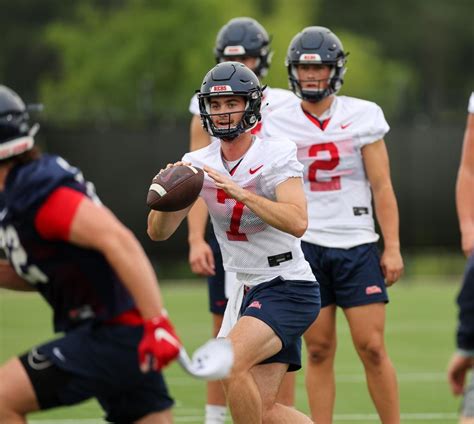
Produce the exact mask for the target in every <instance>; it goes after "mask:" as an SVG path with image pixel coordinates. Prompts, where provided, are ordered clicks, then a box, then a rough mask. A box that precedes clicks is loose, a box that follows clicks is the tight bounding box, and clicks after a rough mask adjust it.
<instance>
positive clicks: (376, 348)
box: [356, 341, 387, 366]
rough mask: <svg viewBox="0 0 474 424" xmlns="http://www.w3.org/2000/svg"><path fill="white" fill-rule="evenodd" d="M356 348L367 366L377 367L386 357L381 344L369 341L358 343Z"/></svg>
mask: <svg viewBox="0 0 474 424" xmlns="http://www.w3.org/2000/svg"><path fill="white" fill-rule="evenodd" d="M356 348H357V351H358V352H359V355H360V356H361V358H362V360H363V361H364V363H365V364H367V365H372V366H379V365H381V364H382V362H383V361H384V360H385V358H386V356H387V353H386V351H385V347H384V345H383V343H382V342H378V341H377V342H375V341H369V342H366V343H360V344H358V345H357V346H356Z"/></svg>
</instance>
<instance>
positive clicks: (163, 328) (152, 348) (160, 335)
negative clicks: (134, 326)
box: [138, 312, 181, 372]
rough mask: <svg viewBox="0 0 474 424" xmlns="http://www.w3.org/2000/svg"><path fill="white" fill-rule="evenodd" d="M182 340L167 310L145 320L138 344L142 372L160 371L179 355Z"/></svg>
mask: <svg viewBox="0 0 474 424" xmlns="http://www.w3.org/2000/svg"><path fill="white" fill-rule="evenodd" d="M180 348H181V342H180V341H179V338H178V336H177V335H176V333H175V331H174V328H173V325H172V324H171V322H170V320H169V319H168V317H167V315H166V312H165V313H163V314H162V315H160V316H157V317H154V318H150V319H147V320H145V322H144V323H143V338H142V340H141V342H140V344H139V345H138V360H139V363H140V369H141V370H142V372H148V371H150V370H154V371H159V370H161V369H162V368H163V367H164V366H166V365H167V364H168V363H170V362H171V361H172V360H173V359H175V358H176V357H177V356H178V355H179V350H180Z"/></svg>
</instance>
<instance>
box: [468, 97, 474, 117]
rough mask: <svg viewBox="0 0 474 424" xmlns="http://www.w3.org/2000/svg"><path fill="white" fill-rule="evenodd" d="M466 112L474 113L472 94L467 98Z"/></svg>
mask: <svg viewBox="0 0 474 424" xmlns="http://www.w3.org/2000/svg"><path fill="white" fill-rule="evenodd" d="M467 111H468V112H469V113H474V92H473V93H472V94H471V97H470V98H469V105H468V107H467Z"/></svg>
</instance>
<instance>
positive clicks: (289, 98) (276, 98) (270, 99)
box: [189, 87, 300, 141]
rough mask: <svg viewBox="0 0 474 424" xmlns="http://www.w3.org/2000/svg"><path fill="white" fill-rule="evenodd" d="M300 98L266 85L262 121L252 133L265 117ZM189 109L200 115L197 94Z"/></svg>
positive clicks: (257, 129) (256, 132) (254, 130)
mask: <svg viewBox="0 0 474 424" xmlns="http://www.w3.org/2000/svg"><path fill="white" fill-rule="evenodd" d="M299 102H300V99H299V98H298V97H296V96H295V95H294V94H293V92H292V91H290V90H284V89H282V88H271V87H266V88H265V90H263V98H262V107H261V113H262V121H260V122H259V124H258V125H257V126H256V127H255V128H254V129H253V130H252V134H258V133H259V131H260V128H261V126H262V122H263V121H264V119H265V117H266V116H267V115H269V114H270V113H271V112H274V111H275V110H277V109H279V108H281V107H287V106H289V105H291V104H299ZM189 111H190V112H191V113H192V114H193V115H200V112H199V101H198V97H197V94H195V95H194V96H193V97H192V98H191V102H190V103H189ZM211 139H212V141H216V140H219V139H217V138H214V137H211Z"/></svg>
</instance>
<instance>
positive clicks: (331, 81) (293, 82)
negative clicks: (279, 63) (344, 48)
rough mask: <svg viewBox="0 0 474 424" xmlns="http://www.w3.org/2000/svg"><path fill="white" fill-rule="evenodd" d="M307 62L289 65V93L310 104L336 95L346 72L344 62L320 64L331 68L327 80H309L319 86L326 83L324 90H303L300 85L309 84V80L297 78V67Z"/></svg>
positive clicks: (341, 60) (342, 60)
mask: <svg viewBox="0 0 474 424" xmlns="http://www.w3.org/2000/svg"><path fill="white" fill-rule="evenodd" d="M307 63H308V62H302V61H301V62H298V63H294V62H293V63H289V64H288V65H287V67H288V79H289V85H290V89H291V91H293V92H294V93H295V94H296V95H297V96H298V97H299V98H300V99H302V100H306V101H308V102H310V103H317V102H319V101H321V100H323V99H325V98H326V97H329V96H330V95H332V94H336V93H337V92H338V91H339V90H340V88H341V86H342V83H343V76H344V74H345V72H346V69H345V66H344V65H345V60H344V59H340V60H339V61H338V62H337V63H321V62H319V63H318V64H323V65H328V66H329V67H330V68H331V72H330V75H329V77H328V78H327V79H321V80H311V82H313V83H317V84H319V85H320V86H321V85H323V83H324V82H327V84H325V85H326V87H324V88H306V89H303V87H302V85H301V83H302V82H309V81H310V80H303V81H302V80H300V79H299V77H298V70H297V65H301V64H307Z"/></svg>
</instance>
